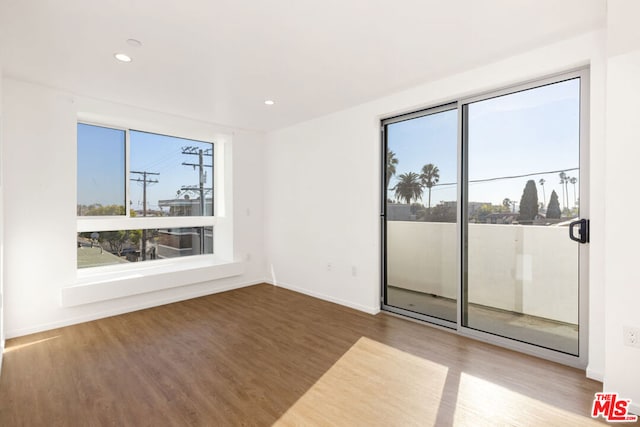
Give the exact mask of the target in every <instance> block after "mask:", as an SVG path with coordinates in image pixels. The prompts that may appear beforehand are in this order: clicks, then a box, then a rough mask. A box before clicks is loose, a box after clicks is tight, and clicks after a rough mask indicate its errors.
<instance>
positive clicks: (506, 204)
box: [502, 197, 511, 212]
mask: <svg viewBox="0 0 640 427" xmlns="http://www.w3.org/2000/svg"><path fill="white" fill-rule="evenodd" d="M502 206H504V207H505V208H506V209H507V212H510V211H511V199H510V198H508V197H506V198H505V199H504V200H502Z"/></svg>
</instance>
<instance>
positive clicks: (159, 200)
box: [130, 130, 213, 217]
mask: <svg viewBox="0 0 640 427" xmlns="http://www.w3.org/2000/svg"><path fill="white" fill-rule="evenodd" d="M130 138H131V146H130V160H131V167H130V180H131V188H130V192H131V201H130V202H131V209H132V210H133V212H135V216H138V217H142V216H200V215H203V212H204V215H213V144H211V143H209V142H201V141H194V140H190V139H183V138H176V137H173V136H167V135H159V134H155V133H148V132H140V131H133V130H132V131H131V132H130Z"/></svg>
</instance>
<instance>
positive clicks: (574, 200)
mask: <svg viewBox="0 0 640 427" xmlns="http://www.w3.org/2000/svg"><path fill="white" fill-rule="evenodd" d="M569 182H570V183H572V184H573V204H574V206H575V205H576V204H577V202H578V199H576V183H577V182H578V178H576V177H575V176H572V177H571V178H570V179H569Z"/></svg>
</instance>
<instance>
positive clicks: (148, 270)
mask: <svg viewBox="0 0 640 427" xmlns="http://www.w3.org/2000/svg"><path fill="white" fill-rule="evenodd" d="M243 272H244V267H243V263H242V262H239V261H226V260H219V259H215V258H214V259H211V258H210V257H203V258H202V259H198V260H193V261H189V262H176V263H162V264H157V265H151V266H143V267H142V266H141V267H140V268H136V269H127V270H125V271H110V272H104V271H101V272H96V273H94V272H91V271H87V272H85V271H82V272H79V277H78V280H77V281H76V283H75V284H74V285H73V286H69V287H66V288H63V289H62V291H61V305H62V307H74V306H78V305H82V304H90V303H94V302H100V301H107V300H111V299H116V298H123V297H128V296H132V295H139V294H144V293H148V292H154V291H159V290H163V289H171V288H177V287H180V286H187V285H193V284H196V283H202V282H208V281H211V280H217V279H223V278H226V277H233V276H239V275H241V274H242V273H243Z"/></svg>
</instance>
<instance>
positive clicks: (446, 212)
mask: <svg viewBox="0 0 640 427" xmlns="http://www.w3.org/2000/svg"><path fill="white" fill-rule="evenodd" d="M422 220H423V221H429V222H456V221H457V220H458V211H457V209H456V206H455V205H451V204H447V205H437V206H434V207H433V208H432V209H431V210H429V211H426V213H425V215H424V216H423V217H422Z"/></svg>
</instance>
